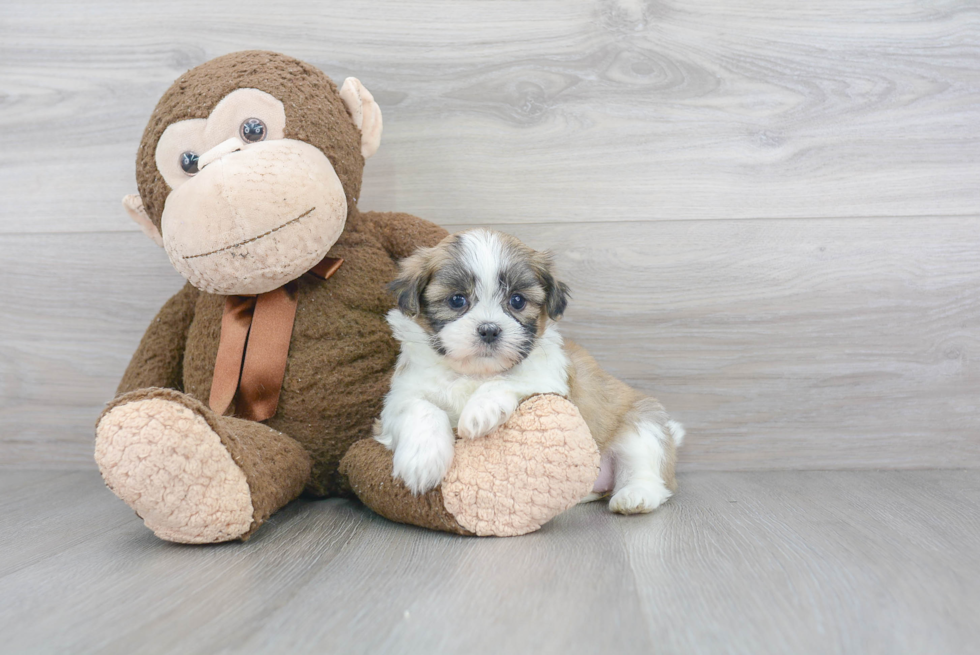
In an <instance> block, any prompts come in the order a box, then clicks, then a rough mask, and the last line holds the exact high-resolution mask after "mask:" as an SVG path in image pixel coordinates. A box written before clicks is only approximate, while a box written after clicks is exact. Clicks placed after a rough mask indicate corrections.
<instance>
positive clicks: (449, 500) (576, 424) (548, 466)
mask: <svg viewBox="0 0 980 655" xmlns="http://www.w3.org/2000/svg"><path fill="white" fill-rule="evenodd" d="M598 475H599V449H598V448H597V447H596V444H595V441H593V439H592V435H591V433H590V432H589V428H588V426H587V425H586V424H585V421H584V420H583V419H582V416H581V414H579V411H578V409H576V407H575V406H574V405H573V404H572V403H570V402H569V401H567V400H565V399H564V398H562V397H560V396H555V395H543V396H534V397H532V398H529V399H527V400H525V401H524V402H523V403H521V406H520V407H519V408H518V410H517V411H516V412H515V413H514V415H513V416H511V417H510V419H509V420H508V421H507V422H506V423H504V424H503V425H502V426H500V427H499V428H497V430H496V431H495V432H493V433H492V434H489V435H487V436H486V437H483V438H481V439H472V440H459V441H457V442H456V454H455V457H454V459H453V464H452V466H451V467H450V469H449V472H448V473H447V474H446V477H445V478H444V479H443V481H442V497H443V502H444V503H445V505H446V509H447V510H448V511H449V513H450V514H452V515H453V517H455V519H456V520H457V521H458V522H459V524H460V525H461V526H463V527H464V528H466V529H467V530H470V531H472V532H473V533H475V534H477V535H480V536H490V535H496V536H498V537H508V536H515V535H521V534H527V533H529V532H533V531H535V530H537V529H538V528H540V527H541V526H542V525H544V524H545V523H547V522H548V521H550V520H551V519H552V518H554V517H555V516H557V515H558V514H560V513H562V512H564V511H565V510H566V509H568V508H569V507H572V506H573V505H575V504H576V503H578V502H579V501H580V500H582V499H583V498H585V497H586V496H587V495H588V494H589V493H590V492H591V491H592V485H593V484H594V483H595V481H596V478H597V477H598Z"/></svg>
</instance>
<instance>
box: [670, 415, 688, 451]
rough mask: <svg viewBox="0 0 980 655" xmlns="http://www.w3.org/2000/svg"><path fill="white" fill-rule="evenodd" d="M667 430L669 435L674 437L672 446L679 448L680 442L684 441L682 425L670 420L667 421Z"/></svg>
mask: <svg viewBox="0 0 980 655" xmlns="http://www.w3.org/2000/svg"><path fill="white" fill-rule="evenodd" d="M667 431H668V432H669V433H670V436H671V437H672V438H673V439H674V447H676V448H680V447H681V444H682V443H684V435H685V434H686V433H685V432H684V426H683V425H681V424H680V423H678V422H677V421H674V420H670V421H667Z"/></svg>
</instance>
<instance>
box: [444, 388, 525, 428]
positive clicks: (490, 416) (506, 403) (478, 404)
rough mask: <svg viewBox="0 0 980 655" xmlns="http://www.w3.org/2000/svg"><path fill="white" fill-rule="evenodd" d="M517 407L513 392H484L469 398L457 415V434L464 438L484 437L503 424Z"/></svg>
mask: <svg viewBox="0 0 980 655" xmlns="http://www.w3.org/2000/svg"><path fill="white" fill-rule="evenodd" d="M516 409H517V398H516V397H515V396H514V395H513V394H503V393H484V394H477V395H475V396H473V397H471V398H470V400H469V402H467V403H466V406H465V407H463V411H462V413H461V414H460V415H459V425H458V426H457V428H458V431H459V436H461V437H463V438H464V439H477V438H479V437H485V436H486V435H488V434H490V433H491V432H493V431H494V430H496V429H497V428H498V427H500V426H501V425H503V424H504V423H505V422H506V421H507V419H509V418H510V417H511V415H512V414H513V413H514V410H516Z"/></svg>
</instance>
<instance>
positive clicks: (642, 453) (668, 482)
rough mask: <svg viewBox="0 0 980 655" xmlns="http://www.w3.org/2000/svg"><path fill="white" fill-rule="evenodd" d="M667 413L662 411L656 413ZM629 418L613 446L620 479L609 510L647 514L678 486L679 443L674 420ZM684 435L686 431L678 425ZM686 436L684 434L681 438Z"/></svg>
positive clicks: (640, 413)
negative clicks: (675, 472)
mask: <svg viewBox="0 0 980 655" xmlns="http://www.w3.org/2000/svg"><path fill="white" fill-rule="evenodd" d="M656 414H659V415H660V416H657V419H659V418H660V417H662V416H663V412H662V410H661V411H660V412H656ZM635 416H636V418H635V420H628V421H626V425H625V426H624V428H623V430H622V432H621V433H620V434H618V435H617V436H616V438H615V440H614V442H613V443H612V444H611V446H610V450H611V451H612V452H613V454H614V456H615V460H616V473H615V475H616V481H615V486H614V487H613V495H612V498H610V499H609V509H610V510H612V511H613V512H617V513H619V514H645V513H647V512H652V511H653V510H655V509H657V508H658V507H660V506H661V505H662V504H663V503H664V502H665V501H666V500H667V499H668V498H670V497H671V495H673V491H672V490H673V489H676V488H677V485H676V483H675V482H674V463H675V461H676V443H675V438H674V436H673V432H674V426H672V425H670V423H674V422H673V421H671V422H669V423H667V422H661V421H659V420H656V419H655V418H654V417H653V416H650V415H647V416H645V415H644V413H643V412H642V410H641V411H640V412H637V413H636V415H635ZM677 429H678V431H680V434H681V435H683V432H682V431H681V429H680V425H679V424H677ZM681 438H683V437H681Z"/></svg>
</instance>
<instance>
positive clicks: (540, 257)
mask: <svg viewBox="0 0 980 655" xmlns="http://www.w3.org/2000/svg"><path fill="white" fill-rule="evenodd" d="M531 265H532V267H533V268H534V272H535V274H536V275H537V276H538V280H540V281H541V286H543V287H544V294H545V297H544V311H545V312H546V313H547V314H548V318H550V319H552V320H555V321H557V320H558V319H559V318H561V316H562V314H564V313H565V308H566V307H568V299H569V298H571V296H572V294H571V292H570V291H569V289H568V285H567V284H565V283H564V282H559V281H558V280H556V279H555V275H554V268H555V264H554V261H553V258H552V256H551V253H550V252H537V253H535V254H534V256H533V257H532V258H531Z"/></svg>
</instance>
